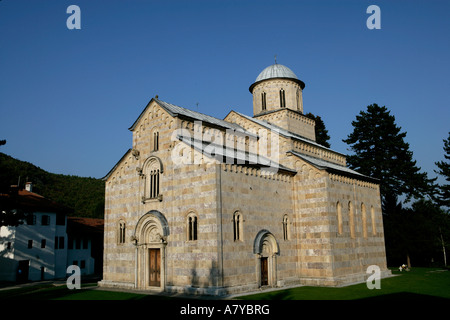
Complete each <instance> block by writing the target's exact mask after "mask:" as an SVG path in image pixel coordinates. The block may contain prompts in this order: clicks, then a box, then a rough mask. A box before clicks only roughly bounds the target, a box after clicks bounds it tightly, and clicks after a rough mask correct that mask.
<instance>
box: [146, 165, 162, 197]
mask: <svg viewBox="0 0 450 320" xmlns="http://www.w3.org/2000/svg"><path fill="white" fill-rule="evenodd" d="M143 171H144V177H145V186H144V197H143V198H144V201H145V200H149V199H159V200H162V197H161V193H160V178H161V173H162V167H161V163H160V161H159V159H158V158H156V157H151V158H149V159H147V161H146V162H145V164H144V169H143Z"/></svg>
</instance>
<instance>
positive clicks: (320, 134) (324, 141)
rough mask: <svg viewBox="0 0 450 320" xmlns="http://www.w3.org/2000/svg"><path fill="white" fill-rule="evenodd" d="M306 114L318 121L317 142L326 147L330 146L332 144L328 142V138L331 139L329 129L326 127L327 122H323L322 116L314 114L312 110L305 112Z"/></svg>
mask: <svg viewBox="0 0 450 320" xmlns="http://www.w3.org/2000/svg"><path fill="white" fill-rule="evenodd" d="M305 116H307V117H308V118H310V119H312V120H314V121H315V122H316V126H315V127H314V130H315V133H316V142H317V143H318V144H321V145H323V146H324V147H327V148H330V147H331V145H330V143H329V142H328V140H330V136H329V135H328V130H327V129H326V128H325V122H323V120H322V118H321V117H320V116H315V115H313V114H312V113H311V112H309V113H307V114H305Z"/></svg>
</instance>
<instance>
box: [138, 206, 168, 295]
mask: <svg viewBox="0 0 450 320" xmlns="http://www.w3.org/2000/svg"><path fill="white" fill-rule="evenodd" d="M168 235H169V225H168V223H167V220H166V218H165V217H164V215H163V214H162V213H161V212H159V211H156V210H151V211H149V212H147V213H146V214H145V215H143V216H142V217H141V218H140V219H139V221H138V223H137V224H136V229H135V232H134V235H133V239H134V241H135V246H136V251H135V252H136V260H135V261H136V262H135V263H136V265H135V272H136V273H135V288H138V289H142V290H157V291H164V290H165V287H166V246H167V236H168Z"/></svg>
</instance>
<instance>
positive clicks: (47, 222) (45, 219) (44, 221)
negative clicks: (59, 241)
mask: <svg viewBox="0 0 450 320" xmlns="http://www.w3.org/2000/svg"><path fill="white" fill-rule="evenodd" d="M41 224H42V225H43V226H48V225H50V216H48V215H46V214H45V215H43V216H42V218H41Z"/></svg>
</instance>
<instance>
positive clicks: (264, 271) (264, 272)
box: [261, 257, 269, 286]
mask: <svg viewBox="0 0 450 320" xmlns="http://www.w3.org/2000/svg"><path fill="white" fill-rule="evenodd" d="M268 266H269V265H268V261H267V257H261V286H267V285H268V284H269V269H268Z"/></svg>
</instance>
